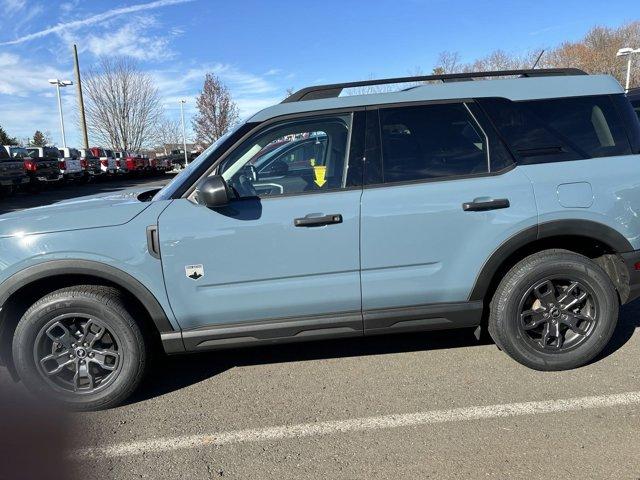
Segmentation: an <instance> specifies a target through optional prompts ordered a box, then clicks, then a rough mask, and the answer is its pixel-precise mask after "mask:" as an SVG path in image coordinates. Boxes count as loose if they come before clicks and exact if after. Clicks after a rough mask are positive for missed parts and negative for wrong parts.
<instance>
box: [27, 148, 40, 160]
mask: <svg viewBox="0 0 640 480" xmlns="http://www.w3.org/2000/svg"><path fill="white" fill-rule="evenodd" d="M27 151H28V152H29V156H30V157H31V158H40V149H39V148H27Z"/></svg>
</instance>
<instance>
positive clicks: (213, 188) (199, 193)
mask: <svg viewBox="0 0 640 480" xmlns="http://www.w3.org/2000/svg"><path fill="white" fill-rule="evenodd" d="M195 198H196V201H197V202H198V203H199V204H200V205H204V206H206V207H209V208H218V207H224V206H225V205H228V204H229V202H230V201H231V200H232V199H233V198H234V194H233V191H232V190H231V188H230V187H229V185H228V184H227V182H226V181H225V179H224V178H222V176H221V175H213V176H211V177H207V178H206V179H205V180H204V181H203V182H202V183H201V184H200V185H199V186H198V188H197V189H196V196H195Z"/></svg>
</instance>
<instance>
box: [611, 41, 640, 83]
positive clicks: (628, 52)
mask: <svg viewBox="0 0 640 480" xmlns="http://www.w3.org/2000/svg"><path fill="white" fill-rule="evenodd" d="M635 53H640V48H630V47H625V48H621V49H620V50H618V53H616V56H617V57H629V58H627V82H626V84H625V87H624V89H625V91H626V92H628V91H629V82H630V79H631V57H632V56H633V55H634V54H635Z"/></svg>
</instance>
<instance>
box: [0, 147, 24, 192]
mask: <svg viewBox="0 0 640 480" xmlns="http://www.w3.org/2000/svg"><path fill="white" fill-rule="evenodd" d="M12 148H15V147H11V146H8V147H3V146H0V195H8V194H11V193H13V192H14V191H15V190H16V189H17V188H18V187H19V186H20V185H22V184H25V183H28V182H29V177H27V172H26V170H25V166H24V162H23V160H22V159H20V158H15V157H14V156H13V155H11V153H10V151H11V149H12Z"/></svg>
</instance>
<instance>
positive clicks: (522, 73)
mask: <svg viewBox="0 0 640 480" xmlns="http://www.w3.org/2000/svg"><path fill="white" fill-rule="evenodd" d="M562 75H587V74H586V72H584V71H583V70H580V69H578V68H541V69H537V70H531V69H530V70H496V71H490V72H468V73H447V74H444V75H421V76H416V77H398V78H383V79H379V80H364V81H360V82H348V83H334V84H331V85H317V86H315V87H306V88H303V89H302V90H298V91H297V92H295V93H293V94H292V95H290V96H288V97H287V98H285V99H284V100H283V101H282V103H289V102H300V101H302V100H318V99H321V98H335V97H338V96H340V94H341V93H342V91H343V90H344V89H345V88H353V87H367V86H371V85H388V84H390V83H410V82H428V81H438V80H440V81H442V82H448V81H460V80H473V79H474V78H482V77H504V76H519V77H542V76H562Z"/></svg>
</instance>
